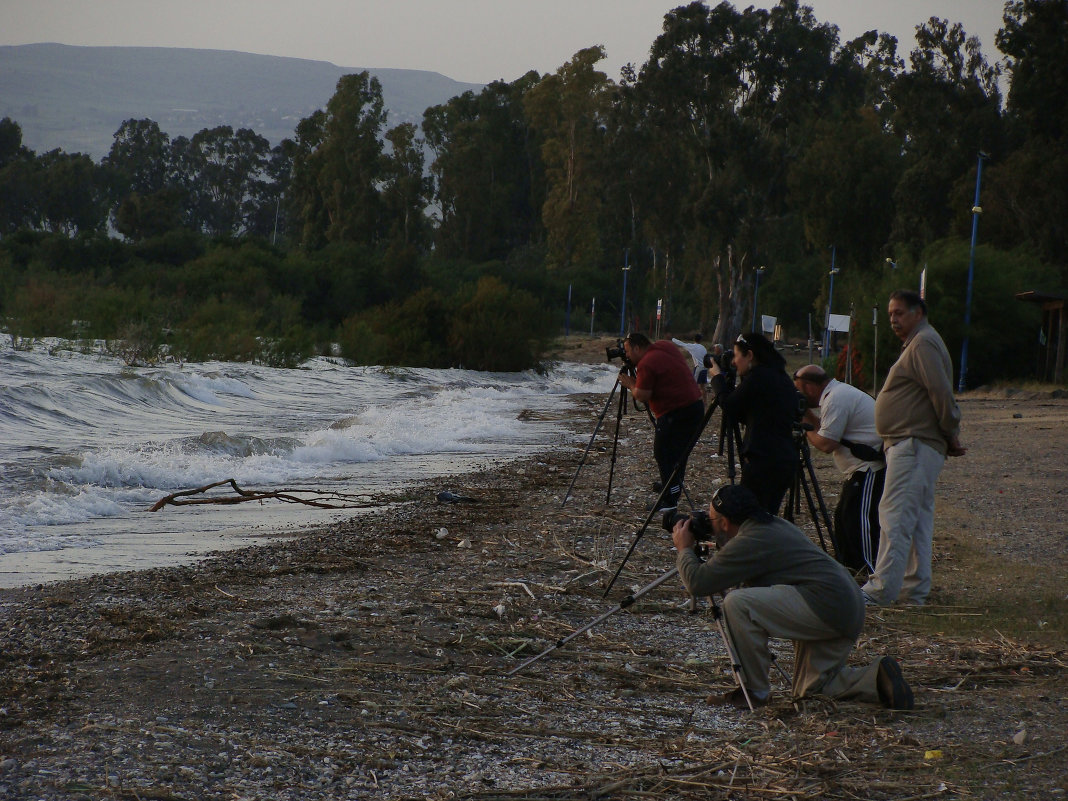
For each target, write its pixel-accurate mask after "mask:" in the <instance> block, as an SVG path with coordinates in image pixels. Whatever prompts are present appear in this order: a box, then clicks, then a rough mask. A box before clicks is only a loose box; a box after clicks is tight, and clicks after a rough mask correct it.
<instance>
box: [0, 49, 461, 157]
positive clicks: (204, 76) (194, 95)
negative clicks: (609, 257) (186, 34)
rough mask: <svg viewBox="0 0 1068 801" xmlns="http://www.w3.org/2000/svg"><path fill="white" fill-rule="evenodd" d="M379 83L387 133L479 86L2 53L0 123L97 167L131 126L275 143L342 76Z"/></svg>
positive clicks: (127, 54)
mask: <svg viewBox="0 0 1068 801" xmlns="http://www.w3.org/2000/svg"><path fill="white" fill-rule="evenodd" d="M364 70H366V71H367V72H369V73H371V74H372V75H375V76H376V77H377V78H378V80H379V82H381V84H382V97H383V100H384V102H385V105H386V108H387V110H388V111H389V119H388V122H387V127H390V128H391V127H393V126H394V125H398V124H400V123H402V122H414V123H416V124H419V123H420V122H421V121H422V118H423V112H424V111H425V110H426V109H427V107H429V106H434V105H438V104H440V103H444V102H446V101H447V100H449V99H450V98H452V97H455V96H457V95H459V94H462V93H463V92H466V91H467V90H469V89H470V90H474V91H478V90H480V89H481V85H480V84H471V83H460V82H459V81H454V80H452V79H451V78H446V77H445V76H444V75H440V74H438V73H436V72H426V71H423V70H399V69H375V68H371V67H338V66H336V65H334V64H330V63H329V62H326V61H310V60H306V59H299V58H280V57H276V56H259V55H254V54H251V53H237V52H232V51H227V50H192V49H181V48H167V47H71V46H68V45H60V44H30V45H13V46H0V118H3V117H10V118H11V119H13V120H15V122H17V123H18V124H19V126H20V127H21V128H22V137H23V143H24V144H25V145H26V147H28V148H30V149H31V150H33V151H35V152H37V153H45V152H48V151H49V150H53V149H55V148H62V149H63V150H65V151H66V152H68V153H87V154H89V155H90V156H92V157H93V159H94V160H97V161H99V160H100V159H101V158H103V157H104V156H105V155H107V153H108V151H109V150H110V149H111V143H112V137H113V136H114V134H115V131H117V130H118V128H119V126H120V125H121V124H122V122H123V121H124V120H128V119H131V118H135V119H144V118H148V119H152V120H155V121H156V122H158V123H159V125H160V128H162V129H163V130H164V131H165V132H166V133H167V134H169V135H170V137H171V138H172V139H173V138H174V137H176V136H192V135H193V134H195V133H196V132H197V131H200V130H202V129H204V128H214V127H216V126H219V125H230V126H231V127H233V128H234V129H235V130H237V129H238V128H251V129H252V130H254V131H255V132H256V133H258V134H261V135H262V136H264V137H266V138H267V139H268V140H270V142H271V144H272V145H277V144H278V143H279V142H280V141H281V140H282V139H284V138H286V137H290V138H291V137H292V136H293V131H294V129H295V127H296V125H297V123H298V122H299V121H300V120H301V119H303V118H304V117H307V116H308V115H309V114H311V113H312V112H313V111H315V110H316V109H318V108H322V107H324V106H325V105H326V102H327V101H328V100H329V99H330V97H331V96H332V95H333V94H334V89H335V87H336V86H337V81H338V78H340V77H341V76H342V75H347V74H350V73H355V72H362V71H364Z"/></svg>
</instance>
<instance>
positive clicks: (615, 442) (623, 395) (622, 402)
mask: <svg viewBox="0 0 1068 801" xmlns="http://www.w3.org/2000/svg"><path fill="white" fill-rule="evenodd" d="M618 382H619V379H616V383H618ZM626 412H627V391H626V390H620V393H619V410H618V411H617V412H616V431H615V434H613V435H612V462H611V466H610V467H609V469H608V490H607V492H606V493H605V498H604V505H605V506H611V504H612V480H613V478H614V477H615V474H616V454H617V453H618V451H619V427H620V425H621V424H622V422H623V415H624V414H626Z"/></svg>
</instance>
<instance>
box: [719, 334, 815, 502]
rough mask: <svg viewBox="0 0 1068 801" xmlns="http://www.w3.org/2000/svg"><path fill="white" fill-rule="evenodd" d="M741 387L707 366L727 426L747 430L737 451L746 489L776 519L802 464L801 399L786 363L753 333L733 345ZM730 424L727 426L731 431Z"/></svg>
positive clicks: (760, 337)
mask: <svg viewBox="0 0 1068 801" xmlns="http://www.w3.org/2000/svg"><path fill="white" fill-rule="evenodd" d="M734 367H735V369H736V370H737V372H738V378H739V379H740V380H739V382H738V384H737V386H733V384H732V383H731V382H730V381H728V379H727V376H726V375H724V373H723V370H722V368H721V367H720V366H719V364H716V363H715V362H713V366H712V367H710V368H709V384H710V386H711V387H712V391H713V392H714V393H715V394H716V399H717V400H718V401H719V404H720V409H721V410H722V412H723V414H724V416H725V418H726V419H727V420H728V421H729V422H736V423H741V424H742V425H743V426H744V427H745V433H744V435H743V436H742V442H741V445H740V447H739V459H740V460H741V463H742V481H741V484H742V486H743V487H748V488H749V489H750V490H752V491H753V493H754V494H756V496H757V498H758V499H759V500H760V505H761V506H762V507H764V508H765V509H766V510H767V511H769V512H770V513H771V514H773V515H777V514H778V513H779V506H780V505H781V504H782V499H783V497H784V496H785V495H786V491H787V490H788V489H789V488H790V483H791V482H792V481H793V477H794V470H796V469H797V464H798V458H799V457H798V450H797V444H796V443H795V442H794V425H795V424H796V423H799V422H800V421H801V417H800V414H801V409H802V405H801V395H800V393H798V391H797V388H796V387H794V384H793V381H791V380H790V376H788V375H787V374H786V369H785V368H786V360H785V359H783V357H782V356H781V355H780V354H779V352H778V351H777V350H775V346H774V345H772V343H771V342H769V341H768V340H767V338H766V337H764V335H763V334H760V333H757V332H755V331H752V332H748V333H744V334H740V335H739V336H738V339H737V340H735V342H734ZM732 428H733V426H732V425H728V426H727V430H728V431H729V430H731V429H732Z"/></svg>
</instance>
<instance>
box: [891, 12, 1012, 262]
mask: <svg viewBox="0 0 1068 801" xmlns="http://www.w3.org/2000/svg"><path fill="white" fill-rule="evenodd" d="M916 42H917V46H916V48H915V49H914V50H913V51H912V53H911V54H910V57H909V59H910V62H911V65H912V69H911V70H910V71H908V72H905V73H902V74H901V75H900V76H898V78H897V80H896V81H895V83H894V85H893V87H892V88H891V91H890V97H891V100H892V102H893V105H894V112H893V117H892V125H893V129H894V131H895V132H896V134H897V135H898V137H899V139H900V141H901V142H902V145H903V151H904V153H905V165H904V171H903V173H902V175H901V178H900V179H899V181H898V184H897V187H896V188H895V191H894V202H895V207H896V210H897V212H896V218H895V222H894V229H893V234H892V238H893V240H894V241H895V242H897V243H899V246H900V249H902V250H904V249H906V248H907V249H908V250H909V252H911V253H912V254H913V255H914V256H915V255H917V254H918V252H919V250H920V249H922V248H923V247H924V246H925V245H926V244H928V243H930V242H932V241H934V240H936V239H939V238H941V237H943V236H945V235H946V233H948V231H949V229H950V226H951V224H952V223H953V220H954V214H953V204H952V198H951V195H952V190H953V187H954V184H955V183H956V182H957V181H958V179H959V178H961V177H963V176H966V175H968V173H969V171H971V170H972V169H974V165H975V161H976V156H977V154H978V153H979V152H980V151H985V152H987V153H997V152H999V151H1000V150H1001V149H1002V148H1003V141H1002V140H1003V134H1002V130H1001V118H1000V106H1001V95H1000V92H999V90H998V85H997V79H998V75H999V70H998V68H997V67H996V66H990V65H989V64H987V62H986V60H985V59H984V58H983V55H982V52H981V49H980V45H979V40H978V39H976V38H975V37H968V36H966V34H965V32H964V29H963V27H962V26H961V25H960V24H959V23H957V24H954V25H949V23H948V22H947V21H945V20H941V19H938V18H937V17H932V18H931V19H930V20H929V21H928V22H927V23H925V24H923V25H920V26H918V27H917V29H916ZM973 177H974V173H973ZM966 208H970V204H969V205H968V206H967V207H966Z"/></svg>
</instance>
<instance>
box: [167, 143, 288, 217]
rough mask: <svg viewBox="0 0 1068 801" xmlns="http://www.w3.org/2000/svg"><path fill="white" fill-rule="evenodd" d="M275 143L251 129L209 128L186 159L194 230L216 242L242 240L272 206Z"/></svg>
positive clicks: (188, 152)
mask: <svg viewBox="0 0 1068 801" xmlns="http://www.w3.org/2000/svg"><path fill="white" fill-rule="evenodd" d="M270 157H271V148H270V143H269V142H268V141H267V140H266V139H265V138H264V137H262V136H260V135H259V134H257V133H256V132H255V131H252V130H250V129H248V128H241V129H238V130H237V131H234V129H233V128H231V127H230V126H229V125H220V126H217V127H215V128H210V129H209V128H205V129H204V130H202V131H199V132H198V133H196V134H194V135H193V138H192V139H191V140H190V142H189V149H188V151H187V154H186V162H185V167H186V170H187V173H186V176H185V177H186V181H187V182H188V186H189V203H190V211H191V213H192V221H193V224H194V226H196V227H198V228H199V229H201V230H203V231H204V232H205V233H207V234H209V235H212V236H236V235H240V234H243V233H245V232H246V231H247V230H248V228H249V223H248V220H249V219H250V218H251V217H253V216H254V215H255V212H256V210H257V209H258V208H259V207H260V206H262V205H264V203H265V200H266V195H267V192H266V183H267V170H268V162H269V160H270Z"/></svg>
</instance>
